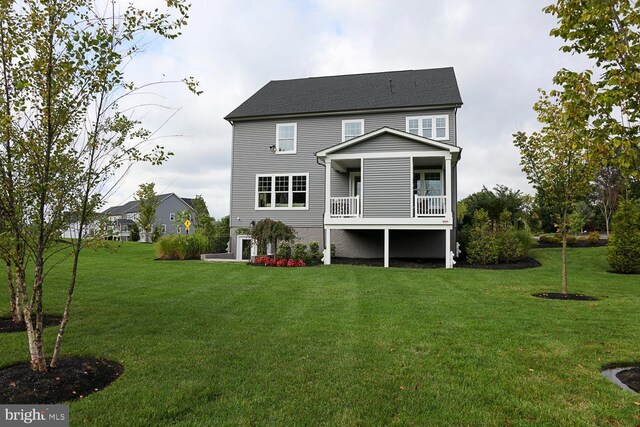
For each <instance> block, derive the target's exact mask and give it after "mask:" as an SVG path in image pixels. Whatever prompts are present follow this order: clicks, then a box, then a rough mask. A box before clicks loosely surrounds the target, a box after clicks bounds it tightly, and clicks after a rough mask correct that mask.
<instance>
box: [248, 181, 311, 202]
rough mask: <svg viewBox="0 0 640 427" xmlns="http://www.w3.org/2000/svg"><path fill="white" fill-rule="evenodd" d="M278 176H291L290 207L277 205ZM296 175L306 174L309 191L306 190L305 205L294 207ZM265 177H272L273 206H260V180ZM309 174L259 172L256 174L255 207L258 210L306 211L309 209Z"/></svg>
mask: <svg viewBox="0 0 640 427" xmlns="http://www.w3.org/2000/svg"><path fill="white" fill-rule="evenodd" d="M276 176H288V177H289V206H288V207H286V208H285V207H275V206H274V204H275V201H276V178H275V177H276ZM294 176H304V177H306V178H307V191H306V199H305V203H304V204H305V206H304V207H297V208H296V207H293V177H294ZM264 177H271V206H268V207H260V206H259V197H258V180H259V179H260V178H264ZM309 187H310V185H309V174H308V173H273V174H259V175H256V186H255V191H254V192H255V198H256V200H255V209H256V210H257V211H305V210H309V192H310V191H309V190H310V188H309Z"/></svg>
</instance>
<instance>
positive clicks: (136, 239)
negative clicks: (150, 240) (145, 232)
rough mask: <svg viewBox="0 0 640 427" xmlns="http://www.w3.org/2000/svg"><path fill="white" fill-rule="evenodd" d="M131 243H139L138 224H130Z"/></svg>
mask: <svg viewBox="0 0 640 427" xmlns="http://www.w3.org/2000/svg"><path fill="white" fill-rule="evenodd" d="M130 230H131V241H132V242H139V241H140V226H139V225H138V223H136V222H134V223H132V224H131V228H130Z"/></svg>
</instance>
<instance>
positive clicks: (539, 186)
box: [514, 74, 597, 295]
mask: <svg viewBox="0 0 640 427" xmlns="http://www.w3.org/2000/svg"><path fill="white" fill-rule="evenodd" d="M574 78H575V79H577V80H581V81H582V82H583V85H582V92H581V96H579V97H574V94H567V93H564V92H561V91H552V92H551V94H547V93H546V92H545V91H542V90H541V91H540V92H541V97H540V99H539V100H538V102H536V104H535V105H534V110H535V111H536V112H537V113H538V121H540V122H541V123H542V125H543V127H542V129H541V130H540V131H539V132H534V133H533V134H531V135H530V136H527V135H526V134H525V133H523V132H518V133H516V134H514V138H515V139H514V144H515V145H516V147H518V148H519V149H520V156H521V162H520V164H521V166H522V170H523V171H524V172H525V173H526V174H527V178H528V180H529V182H530V183H531V184H532V185H533V187H534V188H535V189H536V190H537V191H539V192H543V193H544V194H545V197H546V198H548V199H549V200H551V202H552V204H553V205H555V206H558V207H559V208H560V213H559V214H558V215H557V216H556V218H555V220H556V227H557V231H558V232H559V233H560V234H561V235H562V293H563V294H565V295H566V294H567V234H568V232H569V228H570V221H569V219H570V214H571V212H572V210H573V208H574V206H575V204H576V202H578V201H579V200H582V199H583V198H584V197H585V196H586V195H587V193H588V191H589V183H590V182H591V180H592V179H593V177H594V175H595V171H596V170H597V160H596V159H595V158H594V157H593V156H592V153H593V150H592V148H593V147H592V146H591V139H590V138H589V135H588V132H589V121H588V120H589V115H588V114H585V113H584V108H582V106H583V104H585V103H588V102H590V99H591V97H592V95H593V93H592V86H591V85H590V84H589V83H588V81H587V80H588V76H585V75H577V74H576V75H574Z"/></svg>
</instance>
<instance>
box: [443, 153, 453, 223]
mask: <svg viewBox="0 0 640 427" xmlns="http://www.w3.org/2000/svg"><path fill="white" fill-rule="evenodd" d="M451 175H452V174H451V154H449V155H447V157H445V158H444V180H445V185H446V190H445V191H446V193H445V195H446V204H447V215H449V217H451V223H452V224H453V206H451V200H452V198H451V196H452V194H451V193H452V192H453V183H452V182H451Z"/></svg>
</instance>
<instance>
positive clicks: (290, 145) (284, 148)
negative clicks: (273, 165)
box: [276, 123, 298, 154]
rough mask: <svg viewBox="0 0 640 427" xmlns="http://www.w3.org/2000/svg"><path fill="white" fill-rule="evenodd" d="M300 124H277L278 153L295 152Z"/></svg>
mask: <svg viewBox="0 0 640 427" xmlns="http://www.w3.org/2000/svg"><path fill="white" fill-rule="evenodd" d="M297 133H298V125H297V124H296V123H278V124H277V125H276V154H295V153H296V145H297V139H298V136H297Z"/></svg>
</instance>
